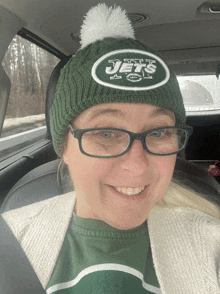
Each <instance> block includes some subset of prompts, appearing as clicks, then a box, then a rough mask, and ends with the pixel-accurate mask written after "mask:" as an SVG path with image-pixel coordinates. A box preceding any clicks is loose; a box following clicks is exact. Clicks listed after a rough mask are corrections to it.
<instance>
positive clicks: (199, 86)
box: [177, 75, 220, 116]
mask: <svg viewBox="0 0 220 294" xmlns="http://www.w3.org/2000/svg"><path fill="white" fill-rule="evenodd" d="M177 79H178V82H179V84H180V89H181V93H182V95H183V100H184V105H185V109H186V115H187V116H190V115H201V114H202V115H206V114H207V115H210V114H220V80H219V79H217V78H216V76H215V75H195V76H178V78H177Z"/></svg>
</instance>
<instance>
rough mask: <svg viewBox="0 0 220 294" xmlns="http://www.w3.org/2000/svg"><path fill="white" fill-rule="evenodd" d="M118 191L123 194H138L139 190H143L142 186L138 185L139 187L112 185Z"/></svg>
mask: <svg viewBox="0 0 220 294" xmlns="http://www.w3.org/2000/svg"><path fill="white" fill-rule="evenodd" d="M114 188H115V189H116V190H117V191H118V192H120V193H122V194H124V195H129V196H132V195H137V194H139V193H140V192H141V191H143V190H144V188H145V186H144V187H140V188H122V187H114Z"/></svg>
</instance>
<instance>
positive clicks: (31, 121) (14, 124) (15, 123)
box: [1, 114, 46, 138]
mask: <svg viewBox="0 0 220 294" xmlns="http://www.w3.org/2000/svg"><path fill="white" fill-rule="evenodd" d="M45 125H46V122H45V114H38V115H31V116H26V117H19V118H8V119H5V121H4V124H3V130H2V134H1V138H4V137H8V136H11V135H15V134H18V133H21V132H25V131H28V130H31V129H35V128H39V127H43V126H45Z"/></svg>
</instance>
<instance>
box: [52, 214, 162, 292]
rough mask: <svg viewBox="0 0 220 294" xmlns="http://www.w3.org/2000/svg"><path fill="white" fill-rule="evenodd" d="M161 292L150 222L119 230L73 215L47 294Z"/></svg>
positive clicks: (103, 223)
mask: <svg viewBox="0 0 220 294" xmlns="http://www.w3.org/2000/svg"><path fill="white" fill-rule="evenodd" d="M50 293H54V294H70V293H71V294H87V293H88V294H136V293H138V294H142V293H143V294H148V293H149V294H152V293H161V290H160V286H159V283H158V280H157V277H156V273H155V269H154V265H153V260H152V254H151V247H150V240H149V235H148V228H147V223H146V222H145V223H143V224H142V225H141V226H139V227H137V228H134V229H132V230H126V231H123V230H118V229H116V228H113V227H111V226H109V225H108V224H106V223H105V222H102V221H99V220H93V219H84V218H80V217H78V216H76V214H75V213H74V214H73V218H72V220H71V222H70V225H69V228H68V230H67V233H66V237H65V239H64V242H63V246H62V249H61V251H60V254H59V257H58V259H57V263H56V266H55V268H54V271H53V274H52V276H51V279H50V282H49V283H48V285H47V294H50Z"/></svg>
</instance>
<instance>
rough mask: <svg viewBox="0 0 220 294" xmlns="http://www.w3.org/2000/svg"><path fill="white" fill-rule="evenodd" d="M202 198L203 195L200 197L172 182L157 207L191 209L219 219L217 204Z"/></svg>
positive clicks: (219, 213) (219, 212) (219, 210)
mask: <svg viewBox="0 0 220 294" xmlns="http://www.w3.org/2000/svg"><path fill="white" fill-rule="evenodd" d="M204 197H205V195H204V196H202V195H200V194H198V193H196V192H195V191H193V190H192V189H190V188H188V187H184V186H182V185H181V184H178V183H175V182H174V181H172V182H171V184H170V186H169V188H168V189H167V191H166V192H165V194H164V196H163V198H162V199H161V200H160V201H159V202H158V203H157V205H158V206H161V207H168V208H176V207H188V208H193V209H196V210H199V211H202V212H204V213H207V214H209V215H211V216H213V217H215V218H217V219H220V209H219V207H218V206H217V204H214V203H212V202H211V201H209V200H207V199H205V198H204Z"/></svg>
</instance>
